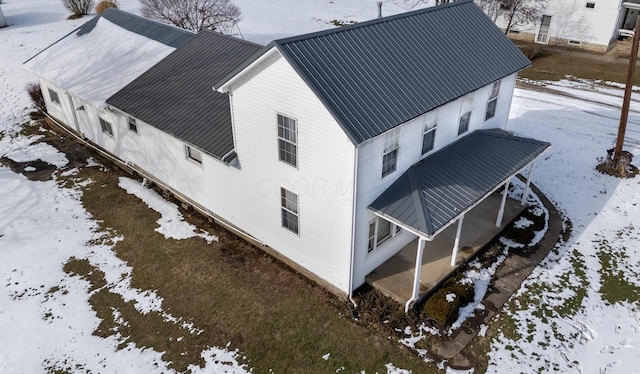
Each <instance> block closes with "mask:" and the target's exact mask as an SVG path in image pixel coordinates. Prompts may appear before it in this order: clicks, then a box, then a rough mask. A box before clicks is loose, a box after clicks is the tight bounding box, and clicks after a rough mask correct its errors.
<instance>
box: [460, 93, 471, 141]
mask: <svg viewBox="0 0 640 374" xmlns="http://www.w3.org/2000/svg"><path fill="white" fill-rule="evenodd" d="M472 111H473V94H472V93H471V94H469V95H467V96H465V97H464V98H463V99H462V104H461V105H460V122H459V124H458V135H462V134H464V133H465V132H467V131H469V122H471V112H472Z"/></svg>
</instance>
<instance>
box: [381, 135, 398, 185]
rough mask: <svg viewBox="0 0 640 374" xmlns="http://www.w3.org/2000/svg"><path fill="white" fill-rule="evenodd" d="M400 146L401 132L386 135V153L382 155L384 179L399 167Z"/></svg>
mask: <svg viewBox="0 0 640 374" xmlns="http://www.w3.org/2000/svg"><path fill="white" fill-rule="evenodd" d="M399 146H400V131H399V130H397V129H394V130H391V131H389V132H387V133H386V134H385V135H384V151H383V153H382V177H383V178H384V177H385V176H387V175H389V174H391V173H393V172H394V171H396V168H397V166H398V148H399Z"/></svg>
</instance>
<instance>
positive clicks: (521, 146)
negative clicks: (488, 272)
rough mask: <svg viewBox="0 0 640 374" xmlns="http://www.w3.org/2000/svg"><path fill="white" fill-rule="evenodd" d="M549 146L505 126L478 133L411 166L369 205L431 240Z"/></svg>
mask: <svg viewBox="0 0 640 374" xmlns="http://www.w3.org/2000/svg"><path fill="white" fill-rule="evenodd" d="M550 147H551V144H550V143H548V142H542V141H539V140H535V139H530V138H523V137H518V136H515V135H513V134H511V133H509V132H507V131H504V130H499V129H491V130H477V131H474V132H473V133H471V134H469V135H468V136H465V137H464V138H462V139H460V140H458V141H456V142H455V143H452V144H451V145H449V146H447V147H446V148H444V149H442V150H440V151H438V152H436V153H435V154H433V155H431V156H429V157H427V158H425V159H424V160H422V161H420V162H418V163H417V164H415V165H413V166H412V167H410V168H409V169H408V170H407V171H406V172H405V173H404V174H403V175H402V176H400V177H399V178H398V179H397V180H396V181H395V182H394V183H393V184H392V185H391V186H390V187H389V188H387V189H386V190H385V191H384V192H383V193H382V194H381V195H380V196H379V197H378V198H377V199H376V200H375V201H374V202H373V203H371V205H369V207H368V208H369V210H371V211H372V212H373V213H374V214H375V215H377V216H379V217H382V218H384V219H386V220H388V221H390V222H393V223H394V224H396V225H398V226H400V227H402V228H404V229H406V230H407V231H409V232H412V233H414V234H415V235H417V236H420V237H422V238H424V239H426V240H432V239H433V238H434V237H435V236H436V235H438V234H439V233H441V232H442V231H443V230H445V229H446V228H447V227H449V225H451V224H452V223H454V222H456V221H457V220H458V219H459V218H460V217H461V216H463V215H464V214H465V213H467V212H468V211H470V210H471V209H473V208H474V207H475V206H477V205H478V204H479V203H481V202H482V201H483V200H484V199H486V198H487V197H488V196H489V195H491V194H492V193H493V192H495V191H496V190H497V189H498V188H500V186H502V185H503V184H505V183H506V182H507V181H508V180H510V179H511V178H513V177H514V176H516V175H517V174H518V173H520V172H521V171H522V170H523V169H525V168H526V167H527V166H529V165H531V164H532V163H533V162H535V161H536V160H537V159H538V158H540V157H541V156H542V155H543V154H544V153H545V152H546V151H547V150H548V149H549V148H550Z"/></svg>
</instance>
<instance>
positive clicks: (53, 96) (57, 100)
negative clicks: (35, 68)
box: [49, 88, 60, 104]
mask: <svg viewBox="0 0 640 374" xmlns="http://www.w3.org/2000/svg"><path fill="white" fill-rule="evenodd" d="M49 99H51V101H52V102H54V103H56V104H60V97H59V96H58V93H57V92H56V91H54V90H52V89H51V88H49Z"/></svg>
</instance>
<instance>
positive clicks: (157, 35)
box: [77, 8, 194, 48]
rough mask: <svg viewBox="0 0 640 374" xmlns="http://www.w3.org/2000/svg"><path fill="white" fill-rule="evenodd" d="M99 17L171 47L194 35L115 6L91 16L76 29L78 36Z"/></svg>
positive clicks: (89, 28)
mask: <svg viewBox="0 0 640 374" xmlns="http://www.w3.org/2000/svg"><path fill="white" fill-rule="evenodd" d="M100 17H102V18H104V19H106V20H109V21H110V22H112V23H114V24H116V25H118V26H120V27H122V28H123V29H125V30H128V31H131V32H133V33H136V34H138V35H142V36H144V37H147V38H149V39H152V40H155V41H157V42H160V43H162V44H165V45H168V46H170V47H173V48H178V47H180V46H181V45H183V44H184V43H185V42H187V41H189V40H190V39H191V38H193V36H194V33H193V32H191V31H188V30H185V29H181V28H178V27H175V26H172V25H168V24H165V23H160V22H158V21H154V20H151V19H148V18H144V17H140V16H137V15H135V14H131V13H127V12H125V11H122V10H120V9H116V8H107V9H105V10H104V11H103V12H102V13H100V15H98V16H96V17H93V19H91V20H90V21H88V22H87V23H85V24H84V25H82V26H80V27H79V28H78V29H77V31H78V36H82V35H84V34H86V33H89V32H91V30H93V28H94V27H95V26H96V23H98V19H99V18H100Z"/></svg>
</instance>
